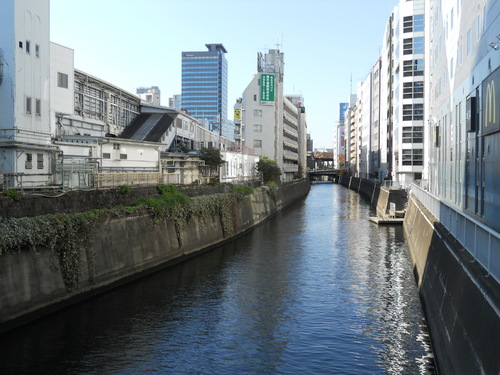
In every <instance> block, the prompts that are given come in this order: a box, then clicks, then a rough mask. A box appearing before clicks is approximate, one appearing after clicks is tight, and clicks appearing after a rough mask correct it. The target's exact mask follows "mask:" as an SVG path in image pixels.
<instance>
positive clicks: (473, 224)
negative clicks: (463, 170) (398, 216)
mask: <svg viewBox="0 0 500 375" xmlns="http://www.w3.org/2000/svg"><path fill="white" fill-rule="evenodd" d="M411 194H413V195H414V196H415V197H416V198H417V199H418V200H419V201H420V203H422V204H423V205H424V206H425V207H426V208H427V209H428V210H429V211H430V212H431V213H432V215H434V217H435V218H436V219H438V220H439V221H440V222H441V224H443V226H444V227H445V228H446V229H447V230H448V231H449V232H450V233H451V234H452V235H453V237H455V238H456V239H457V241H459V242H460V244H462V246H464V247H465V248H466V249H467V251H468V252H469V253H471V254H472V255H473V256H474V258H475V259H476V260H477V261H478V262H479V263H480V264H481V266H483V267H484V268H485V269H486V271H487V272H488V273H489V275H491V276H492V277H493V278H494V279H495V280H496V281H497V282H500V234H499V233H498V232H496V231H494V230H493V229H491V228H488V227H487V226H485V225H484V224H482V223H480V222H478V221H477V220H475V219H474V218H472V217H470V216H467V215H465V214H463V213H462V212H460V211H457V210H456V209H455V208H453V207H451V206H449V205H448V204H446V203H444V202H443V201H441V200H440V199H439V198H438V197H436V196H434V195H432V194H431V193H429V192H428V191H425V190H423V189H422V188H421V187H419V186H418V185H415V184H412V185H411Z"/></svg>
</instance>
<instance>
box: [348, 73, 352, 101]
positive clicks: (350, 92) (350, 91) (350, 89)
mask: <svg viewBox="0 0 500 375" xmlns="http://www.w3.org/2000/svg"><path fill="white" fill-rule="evenodd" d="M349 95H352V72H351V87H350V88H349ZM349 98H350V96H349Z"/></svg>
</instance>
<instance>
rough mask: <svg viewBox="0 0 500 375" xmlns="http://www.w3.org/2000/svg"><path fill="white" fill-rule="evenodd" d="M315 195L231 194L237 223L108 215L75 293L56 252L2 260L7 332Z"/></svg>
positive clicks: (0, 318)
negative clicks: (69, 287) (155, 220)
mask: <svg viewBox="0 0 500 375" xmlns="http://www.w3.org/2000/svg"><path fill="white" fill-rule="evenodd" d="M309 188H310V185H309V181H306V180H302V181H297V182H293V183H287V184H283V185H281V186H280V187H279V189H276V190H273V189H265V188H264V189H257V190H255V191H254V192H253V194H251V195H246V196H244V197H239V198H238V197H236V196H234V195H231V198H230V199H231V202H230V215H229V216H230V217H229V218H228V217H225V218H221V216H220V215H219V214H217V213H215V214H212V215H211V216H208V217H198V216H192V217H190V218H189V219H188V220H186V221H185V222H183V223H178V222H177V223H176V222H174V220H168V219H167V220H162V221H158V222H156V223H155V222H153V221H152V219H151V216H150V215H149V214H147V213H144V214H142V215H136V216H125V217H113V215H104V216H103V217H100V218H99V219H98V221H97V223H96V224H95V227H94V229H93V231H92V233H91V234H90V236H89V238H88V243H87V244H83V246H82V251H81V254H80V259H79V261H78V262H76V264H77V266H78V270H77V273H78V282H77V283H76V285H75V286H74V287H73V288H71V290H68V284H67V282H66V283H65V272H67V270H64V269H63V267H62V266H61V264H62V263H61V260H60V259H58V257H57V256H56V255H55V254H54V252H53V251H52V250H51V249H50V248H46V247H45V248H44V247H41V248H36V249H22V250H21V251H19V252H13V253H12V252H7V253H2V254H0V332H1V331H5V330H8V329H10V328H13V327H15V326H18V325H21V324H24V323H26V322H28V321H30V320H33V319H35V318H38V317H40V316H42V315H44V314H46V313H48V312H51V311H54V310H57V309H59V308H61V307H64V306H65V305H68V304H72V303H75V302H77V301H79V300H81V299H84V298H87V297H89V296H91V295H94V294H96V293H99V292H102V291H104V290H106V289H109V288H112V287H114V286H117V285H120V284H122V283H124V282H128V281H130V280H132V279H135V278H138V277H141V276H144V275H145V274H148V273H151V272H154V271H155V270H158V269H161V268H164V267H167V266H169V265H171V264H174V263H178V262H180V261H182V260H185V259H187V258H189V257H192V256H194V255H196V254H198V253H200V252H202V251H207V250H209V249H211V248H213V247H215V246H217V245H220V244H222V243H224V242H226V241H230V240H231V239H233V238H235V237H237V236H239V235H242V234H243V233H245V232H246V231H248V230H250V229H251V228H252V227H254V226H255V225H257V224H259V223H261V222H263V221H264V220H266V219H268V218H270V217H272V216H273V215H274V214H276V213H277V212H279V211H280V210H281V209H283V208H285V207H287V206H289V205H291V204H292V203H294V202H295V201H297V200H300V199H302V198H304V197H305V196H306V195H307V193H308V192H309ZM226 216H227V215H226ZM179 238H182V239H183V240H182V241H179ZM73 264H75V263H73Z"/></svg>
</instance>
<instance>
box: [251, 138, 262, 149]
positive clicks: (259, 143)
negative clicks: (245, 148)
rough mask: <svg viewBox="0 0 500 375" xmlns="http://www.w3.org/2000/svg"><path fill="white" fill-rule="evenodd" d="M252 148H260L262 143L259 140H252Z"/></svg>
mask: <svg viewBox="0 0 500 375" xmlns="http://www.w3.org/2000/svg"><path fill="white" fill-rule="evenodd" d="M253 148H262V141H261V140H260V139H254V140H253Z"/></svg>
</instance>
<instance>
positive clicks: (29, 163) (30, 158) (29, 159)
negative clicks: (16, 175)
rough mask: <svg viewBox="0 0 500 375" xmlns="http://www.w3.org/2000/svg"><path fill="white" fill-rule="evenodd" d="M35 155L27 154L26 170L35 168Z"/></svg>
mask: <svg viewBox="0 0 500 375" xmlns="http://www.w3.org/2000/svg"><path fill="white" fill-rule="evenodd" d="M32 162H33V154H28V153H27V154H26V162H25V163H24V168H26V169H32V168H33V163H32Z"/></svg>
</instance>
